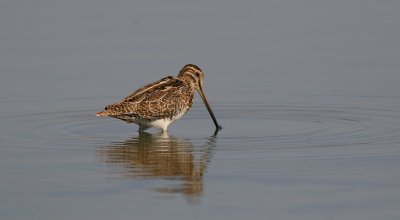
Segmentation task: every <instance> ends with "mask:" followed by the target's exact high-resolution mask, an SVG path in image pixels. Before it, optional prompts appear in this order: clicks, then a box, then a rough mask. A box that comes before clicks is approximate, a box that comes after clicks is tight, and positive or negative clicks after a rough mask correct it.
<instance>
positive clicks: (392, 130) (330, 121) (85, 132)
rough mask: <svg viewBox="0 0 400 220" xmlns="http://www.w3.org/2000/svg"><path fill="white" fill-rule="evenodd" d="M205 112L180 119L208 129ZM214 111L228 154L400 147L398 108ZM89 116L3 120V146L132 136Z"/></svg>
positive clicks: (80, 144)
mask: <svg viewBox="0 0 400 220" xmlns="http://www.w3.org/2000/svg"><path fill="white" fill-rule="evenodd" d="M204 111H205V110H204V108H203V107H202V106H199V105H196V106H194V108H193V109H192V111H191V112H190V114H188V115H187V116H186V117H185V118H184V119H183V120H185V121H186V122H185V123H186V124H185V127H186V128H190V126H194V127H196V126H203V125H204V126H207V127H205V129H208V128H209V126H210V124H211V122H209V120H210V119H209V118H208V115H207V114H206V113H204ZM215 111H216V114H217V116H218V119H219V121H221V124H222V125H223V126H224V130H222V132H221V133H220V134H219V136H218V142H219V143H221V144H224V145H228V146H230V147H231V148H232V149H235V148H241V147H243V146H250V147H253V148H254V149H263V148H265V147H276V148H279V147H304V146H306V147H330V146H347V145H371V144H374V145H383V144H398V143H400V126H399V125H400V110H399V109H396V108H388V107H365V106H356V105H325V104H324V105H322V104H321V105H318V104H313V105H310V104H291V103H286V104H275V105H274V104H269V105H260V104H253V105H246V106H242V105H234V104H223V105H216V106H215ZM93 112H95V109H88V110H69V111H47V112H40V113H35V112H33V113H27V114H17V115H13V116H9V117H2V118H0V124H1V127H2V130H3V131H2V140H1V142H2V143H3V145H7V146H8V147H13V146H18V147H41V148H56V149H64V148H66V149H71V147H73V148H75V149H85V148H87V147H89V148H91V147H94V146H99V145H100V146H101V145H106V144H107V143H110V142H113V141H123V140H124V139H126V138H127V137H129V136H132V134H134V132H135V130H136V128H132V126H134V125H126V124H125V123H122V122H119V121H117V120H104V119H100V118H97V117H95V116H94V115H93ZM180 123H183V122H180ZM126 126H128V128H129V129H126ZM172 130H173V135H175V136H180V134H182V136H181V137H182V138H185V139H190V137H196V135H194V133H196V132H195V131H194V130H192V131H190V130H187V129H184V130H182V129H181V130H179V127H178V128H175V127H174V128H172ZM204 135H207V134H206V133H205V134H204ZM188 137H189V138H188ZM194 141H195V140H194Z"/></svg>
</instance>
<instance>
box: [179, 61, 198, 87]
mask: <svg viewBox="0 0 400 220" xmlns="http://www.w3.org/2000/svg"><path fill="white" fill-rule="evenodd" d="M178 78H180V79H182V80H185V81H188V82H189V83H190V84H191V85H192V86H194V88H196V89H197V90H200V89H201V88H202V86H203V81H204V74H203V71H202V70H201V69H200V68H199V67H198V66H196V65H194V64H186V65H185V66H184V67H182V69H181V71H179V74H178Z"/></svg>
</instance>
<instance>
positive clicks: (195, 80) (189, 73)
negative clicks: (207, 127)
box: [177, 64, 222, 132]
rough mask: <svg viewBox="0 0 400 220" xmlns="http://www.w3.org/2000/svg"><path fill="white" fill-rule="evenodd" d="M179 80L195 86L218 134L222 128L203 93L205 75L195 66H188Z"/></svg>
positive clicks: (179, 75) (184, 68)
mask: <svg viewBox="0 0 400 220" xmlns="http://www.w3.org/2000/svg"><path fill="white" fill-rule="evenodd" d="M177 78H178V79H181V80H184V81H187V82H189V83H190V85H191V86H193V87H194V88H195V89H196V90H197V91H198V92H199V94H200V97H201V99H202V100H203V102H204V105H205V106H206V107H207V110H208V113H210V116H211V118H212V120H213V121H214V124H215V127H216V132H218V131H219V130H220V129H221V128H222V127H221V126H220V125H218V122H217V119H215V116H214V113H213V111H212V110H211V107H210V105H209V104H208V101H207V97H206V95H205V94H204V91H203V81H204V74H203V71H201V69H200V68H199V67H198V66H196V65H194V64H186V65H185V66H184V67H183V68H182V69H181V71H179V74H178V77H177Z"/></svg>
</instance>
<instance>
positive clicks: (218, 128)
mask: <svg viewBox="0 0 400 220" xmlns="http://www.w3.org/2000/svg"><path fill="white" fill-rule="evenodd" d="M198 91H199V94H200V97H201V99H203V102H204V105H205V106H206V108H207V110H208V113H210V116H211V118H212V120H213V121H214V124H215V128H216V131H219V130H221V129H222V127H221V126H220V125H219V124H218V122H217V119H216V118H215V115H214V112H213V111H212V110H211V107H210V105H209V104H208V101H207V98H206V95H204V92H203V88H202V87H201V86H200V87H199V89H198Z"/></svg>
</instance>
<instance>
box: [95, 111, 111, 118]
mask: <svg viewBox="0 0 400 220" xmlns="http://www.w3.org/2000/svg"><path fill="white" fill-rule="evenodd" d="M109 115H110V112H108V111H101V112H97V113H96V116H103V117H105V116H109Z"/></svg>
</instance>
